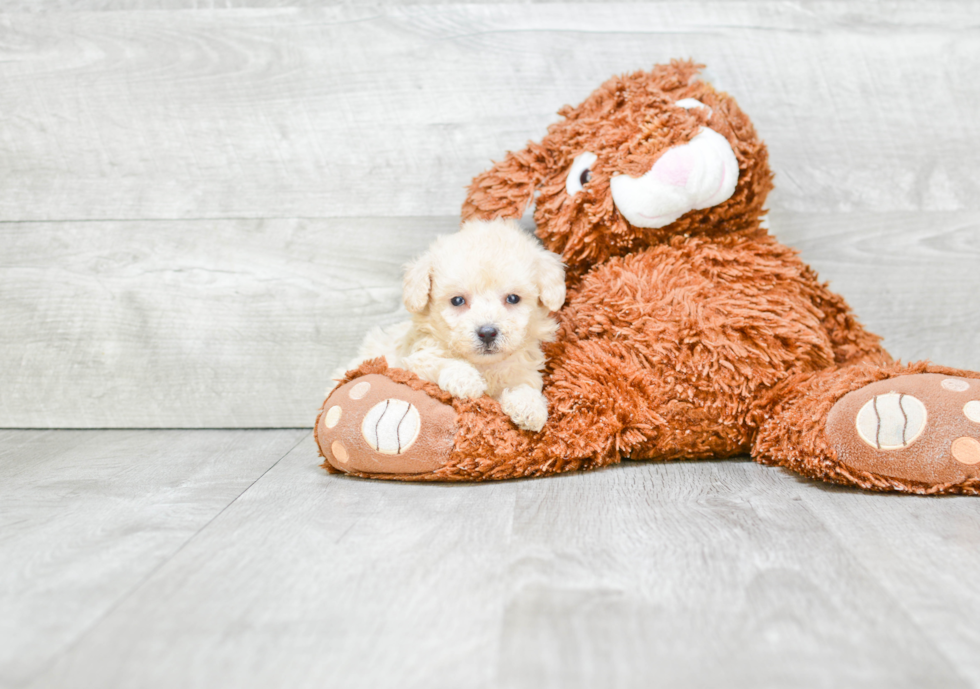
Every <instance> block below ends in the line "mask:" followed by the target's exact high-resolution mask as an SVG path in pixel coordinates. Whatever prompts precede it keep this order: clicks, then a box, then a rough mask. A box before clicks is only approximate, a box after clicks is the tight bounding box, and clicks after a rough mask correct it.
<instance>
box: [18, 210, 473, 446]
mask: <svg viewBox="0 0 980 689" xmlns="http://www.w3.org/2000/svg"><path fill="white" fill-rule="evenodd" d="M457 226H458V221H457V220H454V219H452V218H435V219H433V218H400V219H375V220H370V219H357V218H350V219H339V220H268V221H183V222H158V223H138V222H119V223H56V224H33V223H32V224H18V225H7V226H5V228H4V230H3V231H4V232H5V233H6V247H5V252H6V253H5V263H6V265H4V266H2V267H0V293H2V294H5V295H12V297H13V298H5V299H3V300H2V301H0V320H2V322H3V323H4V324H5V327H4V328H3V329H0V370H10V371H17V370H19V371H25V372H28V373H27V374H26V375H24V376H22V377H18V378H17V379H14V380H8V381H7V384H5V385H4V386H0V425H2V426H7V427H21V426H23V427H30V426H42V427H55V428H85V427H97V428H98V427H119V426H129V427H144V428H145V427H150V428H152V427H164V428H165V427H188V426H189V427H277V426H294V427H296V426H311V425H312V424H313V420H314V418H315V417H316V412H317V409H318V408H319V405H320V403H321V402H322V401H323V395H324V391H325V390H326V388H327V385H328V382H329V381H330V374H331V373H333V370H334V368H335V367H336V366H338V365H339V364H340V363H341V362H346V361H349V360H350V359H351V358H352V357H353V356H354V354H355V353H356V350H357V347H358V345H359V344H360V342H361V340H362V339H363V336H364V333H365V332H367V330H368V329H369V328H370V327H371V326H372V325H375V324H378V323H384V322H392V321H394V320H398V319H400V318H405V317H407V316H408V314H407V313H406V312H405V311H404V309H403V308H402V306H401V266H402V264H403V263H404V262H405V261H407V260H408V259H410V258H411V257H412V256H413V255H416V254H418V253H420V249H419V247H425V246H426V245H428V243H429V242H430V241H431V240H432V239H433V238H434V237H435V236H436V234H437V233H440V232H441V233H447V232H454V231H455V230H456V227H457Z"/></svg>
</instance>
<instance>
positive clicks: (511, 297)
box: [507, 294, 521, 304]
mask: <svg viewBox="0 0 980 689" xmlns="http://www.w3.org/2000/svg"><path fill="white" fill-rule="evenodd" d="M520 302H521V298H520V297H519V296H518V295H516V294H508V295H507V303H508V304H519V303H520Z"/></svg>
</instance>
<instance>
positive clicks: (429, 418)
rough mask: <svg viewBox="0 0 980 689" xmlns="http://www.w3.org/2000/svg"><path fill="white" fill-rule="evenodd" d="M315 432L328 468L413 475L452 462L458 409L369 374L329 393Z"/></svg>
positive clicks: (359, 473)
mask: <svg viewBox="0 0 980 689" xmlns="http://www.w3.org/2000/svg"><path fill="white" fill-rule="evenodd" d="M314 433H315V435H316V441H317V444H318V445H319V446H320V452H321V454H322V455H323V456H324V457H325V458H326V460H327V461H326V463H325V464H324V467H325V468H330V469H332V470H334V471H340V472H344V473H350V474H357V475H365V476H377V477H385V476H387V477H391V478H398V477H400V476H401V477H406V478H408V477H410V476H417V475H419V474H428V473H430V472H433V471H436V470H437V469H440V468H441V467H443V466H445V464H446V463H447V462H448V460H449V455H450V453H451V451H452V448H453V437H454V435H455V433H456V412H455V411H454V410H453V408H452V407H451V406H449V405H447V404H443V403H442V402H440V401H438V400H436V399H433V398H432V397H430V396H429V395H427V394H426V393H424V392H422V391H420V390H413V389H412V388H410V387H408V386H407V385H403V384H401V383H395V382H393V381H392V380H391V379H389V378H388V377H387V376H383V375H378V374H369V375H366V376H361V377H359V378H355V379H354V380H352V381H350V382H349V383H346V384H345V385H342V386H340V387H339V388H337V389H335V390H334V391H333V392H332V393H331V394H330V396H329V397H328V398H327V401H326V402H325V403H324V405H323V410H322V411H321V413H320V416H319V418H318V419H317V423H316V428H315V430H314Z"/></svg>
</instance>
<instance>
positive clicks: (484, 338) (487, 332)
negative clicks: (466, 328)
mask: <svg viewBox="0 0 980 689" xmlns="http://www.w3.org/2000/svg"><path fill="white" fill-rule="evenodd" d="M476 335H477V337H479V338H480V341H481V342H483V344H484V345H488V344H491V343H492V342H493V341H494V340H495V339H497V329H496V328H495V327H493V326H492V325H481V326H480V327H479V329H478V330H477V331H476Z"/></svg>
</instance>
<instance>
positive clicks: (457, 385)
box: [439, 361, 487, 399]
mask: <svg viewBox="0 0 980 689" xmlns="http://www.w3.org/2000/svg"><path fill="white" fill-rule="evenodd" d="M439 387H440V388H442V389H443V390H445V391H446V392H448V393H449V394H450V395H452V396H453V397H461V398H463V399H469V398H473V397H480V396H482V395H483V393H485V392H486V391H487V383H486V381H485V380H483V376H481V375H480V372H479V371H477V370H476V368H474V367H473V366H471V365H470V364H467V363H466V362H464V361H454V362H453V363H451V364H449V365H448V366H446V367H445V368H444V369H442V371H440V372H439Z"/></svg>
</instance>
